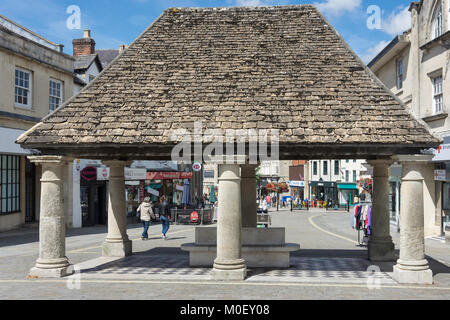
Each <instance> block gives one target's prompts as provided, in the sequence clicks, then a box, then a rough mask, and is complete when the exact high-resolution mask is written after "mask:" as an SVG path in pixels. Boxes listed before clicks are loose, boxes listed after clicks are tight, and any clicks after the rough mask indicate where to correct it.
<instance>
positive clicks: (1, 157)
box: [0, 15, 74, 231]
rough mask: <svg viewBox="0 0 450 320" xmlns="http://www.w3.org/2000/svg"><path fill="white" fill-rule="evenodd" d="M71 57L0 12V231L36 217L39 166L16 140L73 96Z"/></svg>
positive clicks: (36, 218) (55, 45)
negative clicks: (29, 159) (31, 160)
mask: <svg viewBox="0 0 450 320" xmlns="http://www.w3.org/2000/svg"><path fill="white" fill-rule="evenodd" d="M73 64H74V59H73V57H71V56H69V55H67V54H64V53H63V52H62V45H59V44H55V43H53V42H51V41H49V40H47V39H45V38H43V37H41V36H40V35H38V34H36V33H34V32H33V31H31V30H28V29H27V28H25V27H23V26H21V25H19V24H17V23H15V22H14V21H12V20H10V19H8V18H6V17H3V16H1V15H0V135H1V137H2V138H1V143H0V162H1V163H0V168H1V171H0V175H1V176H0V189H1V191H0V196H1V203H0V231H6V230H10V229H14V228H17V227H20V226H22V225H24V224H25V223H32V222H35V221H36V220H38V219H39V191H38V190H39V189H40V188H39V179H40V169H39V167H36V166H35V165H34V164H31V163H30V162H29V161H28V159H27V158H26V156H27V155H28V154H29V152H28V151H25V150H23V149H22V148H20V147H19V146H18V145H16V144H15V140H16V139H17V138H18V137H19V136H20V135H21V134H22V133H24V132H25V131H26V130H28V129H30V128H31V127H33V126H34V125H35V124H37V123H38V122H39V121H40V120H41V119H42V118H43V117H45V116H47V115H48V114H49V113H51V112H53V111H54V110H56V109H57V108H58V107H59V106H60V105H61V104H62V103H63V102H64V101H65V100H67V99H68V98H70V97H71V96H72V95H73V90H74V89H73V88H74V84H73V78H74V75H73Z"/></svg>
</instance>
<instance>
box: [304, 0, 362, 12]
mask: <svg viewBox="0 0 450 320" xmlns="http://www.w3.org/2000/svg"><path fill="white" fill-rule="evenodd" d="M361 2H362V0H326V2H314V3H313V4H314V5H315V6H316V7H317V9H319V10H320V11H321V12H322V13H324V14H330V15H332V16H340V15H342V14H344V13H345V12H346V11H354V10H355V9H358V8H359V7H360V6H361Z"/></svg>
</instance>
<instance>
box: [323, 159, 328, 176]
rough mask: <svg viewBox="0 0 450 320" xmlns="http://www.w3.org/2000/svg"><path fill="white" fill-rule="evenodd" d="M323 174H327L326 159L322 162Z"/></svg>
mask: <svg viewBox="0 0 450 320" xmlns="http://www.w3.org/2000/svg"><path fill="white" fill-rule="evenodd" d="M323 175H324V176H326V175H328V161H324V162H323Z"/></svg>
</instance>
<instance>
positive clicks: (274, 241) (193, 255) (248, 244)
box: [181, 227, 300, 268]
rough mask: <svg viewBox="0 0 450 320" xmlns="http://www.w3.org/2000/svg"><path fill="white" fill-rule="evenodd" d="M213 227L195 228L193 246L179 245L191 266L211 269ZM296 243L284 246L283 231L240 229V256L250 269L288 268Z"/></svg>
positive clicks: (280, 229) (214, 231) (214, 228)
mask: <svg viewBox="0 0 450 320" xmlns="http://www.w3.org/2000/svg"><path fill="white" fill-rule="evenodd" d="M216 237H217V228H216V227H210V228H196V230H195V243H186V244H183V245H181V249H182V250H184V251H188V252H189V264H190V266H191V267H212V266H213V264H214V259H215V258H216V256H217V255H216V251H217V246H216V243H217V242H216ZM299 249H300V245H299V244H295V243H285V229H284V228H268V229H259V228H243V229H242V257H243V259H244V260H245V262H246V264H247V267H250V268H263V267H269V268H289V267H290V252H291V251H297V250H299Z"/></svg>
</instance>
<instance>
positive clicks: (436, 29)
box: [433, 4, 442, 39]
mask: <svg viewBox="0 0 450 320" xmlns="http://www.w3.org/2000/svg"><path fill="white" fill-rule="evenodd" d="M441 35H442V6H441V5H440V4H439V6H438V8H437V10H436V13H435V14H434V19H433V36H434V39H435V38H437V37H440V36H441Z"/></svg>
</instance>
